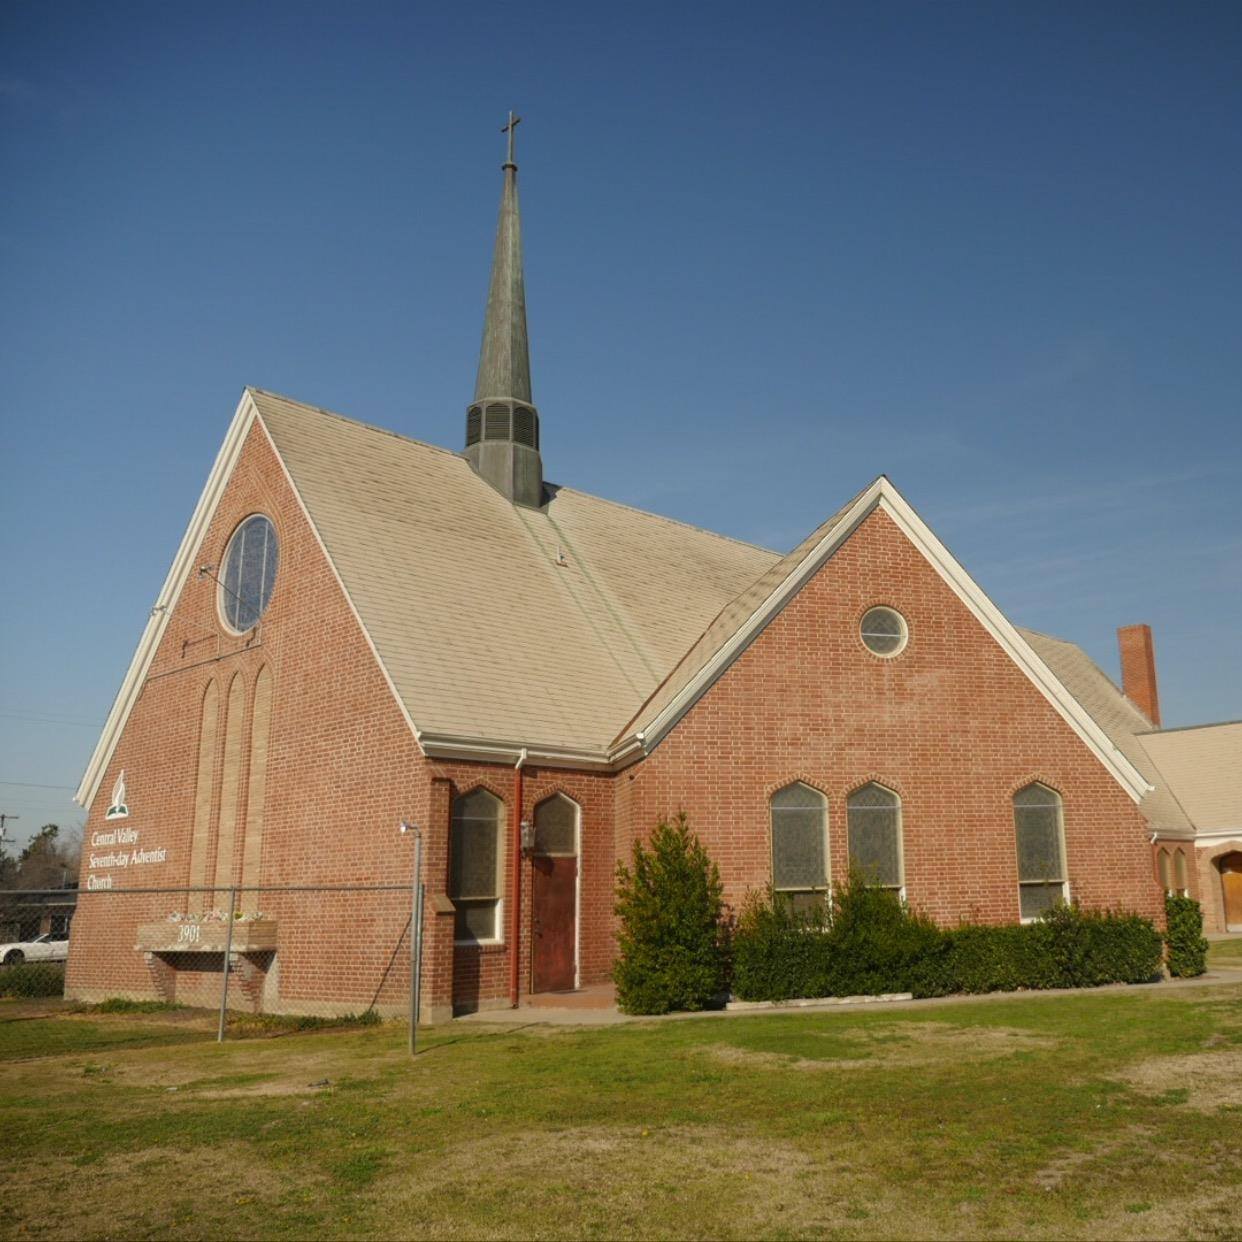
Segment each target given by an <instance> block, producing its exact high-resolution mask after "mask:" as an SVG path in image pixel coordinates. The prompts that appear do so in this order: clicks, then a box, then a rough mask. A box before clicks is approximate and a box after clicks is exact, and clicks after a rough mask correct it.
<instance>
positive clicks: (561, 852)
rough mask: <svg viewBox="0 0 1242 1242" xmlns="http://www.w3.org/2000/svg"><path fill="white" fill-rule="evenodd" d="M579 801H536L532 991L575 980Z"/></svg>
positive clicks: (570, 985) (566, 987) (567, 987)
mask: <svg viewBox="0 0 1242 1242" xmlns="http://www.w3.org/2000/svg"><path fill="white" fill-rule="evenodd" d="M581 840H582V824H581V812H580V810H579V807H578V804H577V803H576V802H573V801H571V800H570V799H569V798H567V797H565V795H564V794H560V793H558V794H553V795H552V797H550V798H545V799H544V800H543V801H542V802H541V803H539V805H538V806H537V807H535V841H534V849H533V850H532V851H531V860H530V862H531V870H532V877H531V878H532V887H531V910H530V913H531V991H532V992H568V991H572V990H573V989H574V988H576V987H577V986H578V875H579V870H578V861H579V855H580V853H581Z"/></svg>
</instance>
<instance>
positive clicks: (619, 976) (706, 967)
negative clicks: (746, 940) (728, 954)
mask: <svg viewBox="0 0 1242 1242" xmlns="http://www.w3.org/2000/svg"><path fill="white" fill-rule="evenodd" d="M616 914H617V917H618V918H619V919H620V921H621V928H620V932H619V934H618V956H617V961H616V964H615V965H614V967H613V979H614V980H615V981H616V984H617V1003H618V1005H619V1006H620V1007H621V1008H622V1009H623V1010H624V1011H625V1012H626V1013H668V1012H670V1011H671V1010H674V1009H702V1008H704V1007H705V1006H706V1005H708V1004H709V1003H710V1002H711V1001H712V1000H713V999H714V998H715V997H717V996H718V995H719V994H720V992H721V991H722V989H723V987H724V982H725V927H724V922H723V914H724V903H723V900H722V889H721V884H720V873H719V871H718V870H717V868H716V864H715V863H714V862H712V860H711V858H710V857H709V856H708V853H707V851H706V850H705V849H704V848H703V845H702V843H701V842H700V841H699V839H698V837H696V836H695V835H694V833H693V832H691V831H690V828H689V826H688V824H687V823H686V817H685V815H684V813H683V814H679V815H678V816H677V819H676V821H675V822H674V823H672V824H669V823H666V822H664V821H661V822H660V823H659V824H658V825H657V826H656V828H655V831H654V832H653V833H652V834H651V841H650V842H649V844H648V845H644V844H643V843H642V842H641V841H636V842H635V843H634V856H633V866H632V868H631V867H626V866H625V864H624V863H622V864H620V865H619V866H618V867H617V904H616Z"/></svg>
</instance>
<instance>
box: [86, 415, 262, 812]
mask: <svg viewBox="0 0 1242 1242" xmlns="http://www.w3.org/2000/svg"><path fill="white" fill-rule="evenodd" d="M257 413H258V411H257V410H256V409H255V406H254V402H253V401H251V399H250V393H249V392H243V393H242V398H241V401H239V402H238V404H237V410H236V412H235V413H234V415H233V421H232V422H231V423H230V424H229V429H228V431H227V432H226V433H225V436H224V443H223V444H221V445H220V451H219V452H218V453H217V454H216V460H215V464H214V465H213V466H212V467H211V473H210V474H209V475H208V476H207V483H206V485H205V486H204V487H203V491H202V494H201V495H200V496H199V498H198V504H197V505H195V506H194V513H193V516H191V518H190V524H189V526H187V527H186V532H185V535H184V536H183V537H182V539H181V546H180V547H179V548H178V549H177V555H176V556H175V557H173V563H172V567H171V568H170V569H169V571H168V577H167V578H165V579H164V585H163V586H162V587H161V588H160V593H159V595H157V596H156V601H155V606H154V607H153V608H152V609H151V616H150V617H149V619H148V620H147V626H146V629H144V630H143V632H142V637H141V638H140V639H139V640H138V648H137V650H136V651H135V652H134V657H133V659H132V660H130V662H129V670H128V672H126V674H125V680H124V681H122V682H121V688H120V689H119V690H118V691H117V694H116V698H115V699H114V700H113V703H112V709H111V711H109V712H108V719H107V720H106V721H105V722H104V727H103V732H102V733H101V734H100V735H99V741H98V742H96V743H95V750H94V752H93V753H92V754H91V758H90V762H89V763H88V764H87V765H86V771H85V772H84V773H83V774H82V780H81V783H80V784H79V785H78V789H77V793H75V794H74V795H73V799H74V801H75V802H76V803H78V805H79V806H84V807H89V806H90V804H91V803H92V802H93V801H94V800H95V795H96V793H98V792H99V782H100V781H101V780H103V775H104V772H106V771H107V769H108V764H109V763H111V762H112V753H113V751H115V750H116V744H117V742H118V741H119V740H120V737H121V731H122V730H123V729H124V728H125V722H126V721H127V720H128V719H129V713H130V712H131V711H132V710H133V706H134V704H135V703H136V702H137V701H138V696H139V694H141V692H142V687H143V685H144V683H145V682H146V680H147V670H148V669H150V667H151V661H152V660H153V659H155V653H156V651H157V650H158V648H159V645H160V640H161V639H162V638H163V637H164V631H165V630H166V629H167V628H168V621H169V618H170V617H171V616H172V613H173V609H174V608H176V606H177V600H178V599H180V597H181V589H182V587H184V586H185V583H186V579H187V578H189V576H190V572H191V570H192V569H193V567H194V554H195V553H196V552H197V551H198V547H199V544H200V543H202V541H203V536H204V535H205V534H206V533H207V527H208V526H209V525H210V524H211V520H212V518H213V517H215V514H216V507H217V506H218V505H219V503H220V497H221V496H222V495H223V494H224V489H225V486H226V485H227V483H228V481H229V478H230V477H231V476H232V473H233V467H234V466H235V465H236V464H237V459H238V457H239V456H241V450H242V445H243V444H244V443H245V442H246V434H247V432H249V430H250V426H251V424H252V423H253V422H254V420H255V416H256V415H257Z"/></svg>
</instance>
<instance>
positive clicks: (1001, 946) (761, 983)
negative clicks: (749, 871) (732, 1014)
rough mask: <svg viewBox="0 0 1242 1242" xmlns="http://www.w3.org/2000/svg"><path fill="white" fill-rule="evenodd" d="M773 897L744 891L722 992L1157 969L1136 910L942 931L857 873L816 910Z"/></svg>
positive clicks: (1055, 982)
mask: <svg viewBox="0 0 1242 1242" xmlns="http://www.w3.org/2000/svg"><path fill="white" fill-rule="evenodd" d="M784 906H786V903H785V902H784V901H782V900H781V899H780V898H779V897H777V898H775V899H774V898H773V897H772V896H771V895H770V894H769V895H767V896H766V897H764V896H755V895H752V897H751V898H750V899H749V900H748V901H747V903H746V906H745V907H744V909H743V912H742V917H741V919H740V920H739V922H738V928H737V933H736V935H735V937H734V943H733V955H734V956H733V961H734V968H733V986H734V992H735V993H736V994H737V995H738V996H739V997H741V998H743V999H745V1000H789V999H792V998H794V997H812V996H853V995H877V994H881V993H885V992H910V993H912V994H913V995H915V996H920V997H922V996H945V995H948V994H949V993H952V992H998V991H1018V990H1022V989H1043V988H1063V987H1095V986H1098V985H1100V984H1104V983H1147V982H1150V981H1151V980H1152V979H1154V978H1157V977H1158V976H1159V970H1160V957H1161V940H1160V933H1159V932H1158V931H1157V930H1156V929H1155V927H1153V926H1152V924H1151V923H1150V922H1149V921H1148V920H1147V919H1143V918H1139V917H1138V916H1136V915H1129V914H1117V913H1094V912H1087V911H1083V910H1080V909H1078V908H1077V907H1074V906H1058V907H1055V908H1054V909H1053V910H1050V911H1049V912H1048V913H1047V914H1046V915H1045V916H1044V917H1043V918H1042V919H1040V920H1038V921H1037V922H1034V923H1028V924H1011V925H1007V926H1000V927H982V926H974V925H969V924H967V925H963V926H961V927H958V928H955V929H953V930H951V931H942V930H941V929H940V928H938V927H936V926H935V924H933V923H932V922H931V921H930V920H928V919H926V918H924V917H923V916H921V915H919V914H916V913H914V912H912V911H911V910H909V909H908V908H907V907H906V906H905V905H904V904H903V903H902V902H901V901H900V900H899V899H898V898H897V896H896V895H895V894H893V893H891V892H887V891H884V890H881V889H876V888H868V887H867V886H866V885H865V884H863V883H861V882H860V881H859V880H858V879H857V878H851V880H850V881H849V882H848V883H847V884H845V885H844V886H842V887H841V888H840V889H838V890H837V891H836V893H835V894H834V896H833V901H832V904H831V907H830V908H829V909H828V910H827V912H826V917H821V918H820V919H819V920H818V922H815V921H814V920H808V919H807V918H805V917H799V916H795V915H793V914H792V913H791V912H790V911H788V909H787V908H786V909H782V907H784Z"/></svg>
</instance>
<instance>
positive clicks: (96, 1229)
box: [0, 1142, 312, 1238]
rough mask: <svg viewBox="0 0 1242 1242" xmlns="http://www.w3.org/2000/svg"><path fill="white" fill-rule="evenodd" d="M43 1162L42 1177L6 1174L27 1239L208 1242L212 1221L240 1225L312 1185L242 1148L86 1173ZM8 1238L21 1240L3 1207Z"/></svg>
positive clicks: (151, 1156)
mask: <svg viewBox="0 0 1242 1242" xmlns="http://www.w3.org/2000/svg"><path fill="white" fill-rule="evenodd" d="M37 1163H38V1168H37V1170H36V1169H34V1168H28V1167H26V1162H22V1161H17V1162H12V1163H8V1164H7V1167H4V1168H0V1202H6V1201H7V1202H13V1201H15V1200H16V1199H17V1196H18V1195H20V1202H21V1205H22V1212H21V1220H22V1230H21V1233H22V1236H23V1237H34V1238H113V1237H137V1236H146V1237H202V1236H204V1234H205V1233H206V1232H207V1231H208V1221H209V1220H211V1219H212V1218H215V1219H217V1220H219V1219H220V1218H226V1219H231V1220H232V1221H234V1222H240V1221H241V1220H244V1219H245V1218H246V1217H247V1216H248V1215H250V1213H251V1212H254V1213H255V1214H256V1215H258V1214H259V1213H261V1212H262V1210H263V1209H262V1205H263V1204H265V1203H268V1204H275V1203H278V1202H282V1201H285V1200H287V1199H288V1198H289V1197H290V1194H291V1192H294V1191H296V1190H297V1189H298V1188H299V1187H302V1188H305V1187H306V1186H309V1184H310V1182H311V1180H312V1179H311V1178H309V1177H307V1176H305V1175H304V1174H300V1173H297V1172H293V1171H291V1170H289V1169H288V1168H281V1169H279V1170H276V1169H274V1168H272V1167H271V1166H270V1165H268V1164H267V1163H266V1162H265V1161H263V1160H262V1159H261V1158H260V1157H258V1156H257V1155H256V1153H255V1150H254V1148H253V1147H252V1146H250V1145H249V1144H245V1143H237V1142H230V1143H220V1144H217V1145H215V1146H213V1147H201V1146H198V1147H195V1148H194V1149H193V1150H192V1151H185V1150H181V1149H178V1148H171V1147H149V1148H146V1149H145V1150H141V1151H136V1152H127V1153H123V1154H117V1155H112V1156H106V1157H104V1158H103V1159H101V1160H98V1161H94V1162H92V1163H91V1165H90V1166H89V1167H88V1168H85V1169H83V1168H79V1167H77V1166H76V1165H75V1164H74V1162H73V1161H72V1160H69V1159H66V1158H64V1157H50V1158H49V1157H47V1156H44V1157H41V1158H40V1159H39V1161H38V1162H37ZM155 1184H158V1185H159V1187H160V1190H159V1193H158V1194H146V1193H143V1194H136V1193H135V1187H136V1186H149V1185H155ZM0 1234H4V1235H5V1236H10V1237H11V1236H13V1234H12V1233H11V1232H10V1226H9V1224H8V1222H6V1220H5V1216H4V1213H3V1209H2V1208H0ZM233 1236H238V1235H237V1234H236V1233H234V1234H233Z"/></svg>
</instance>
